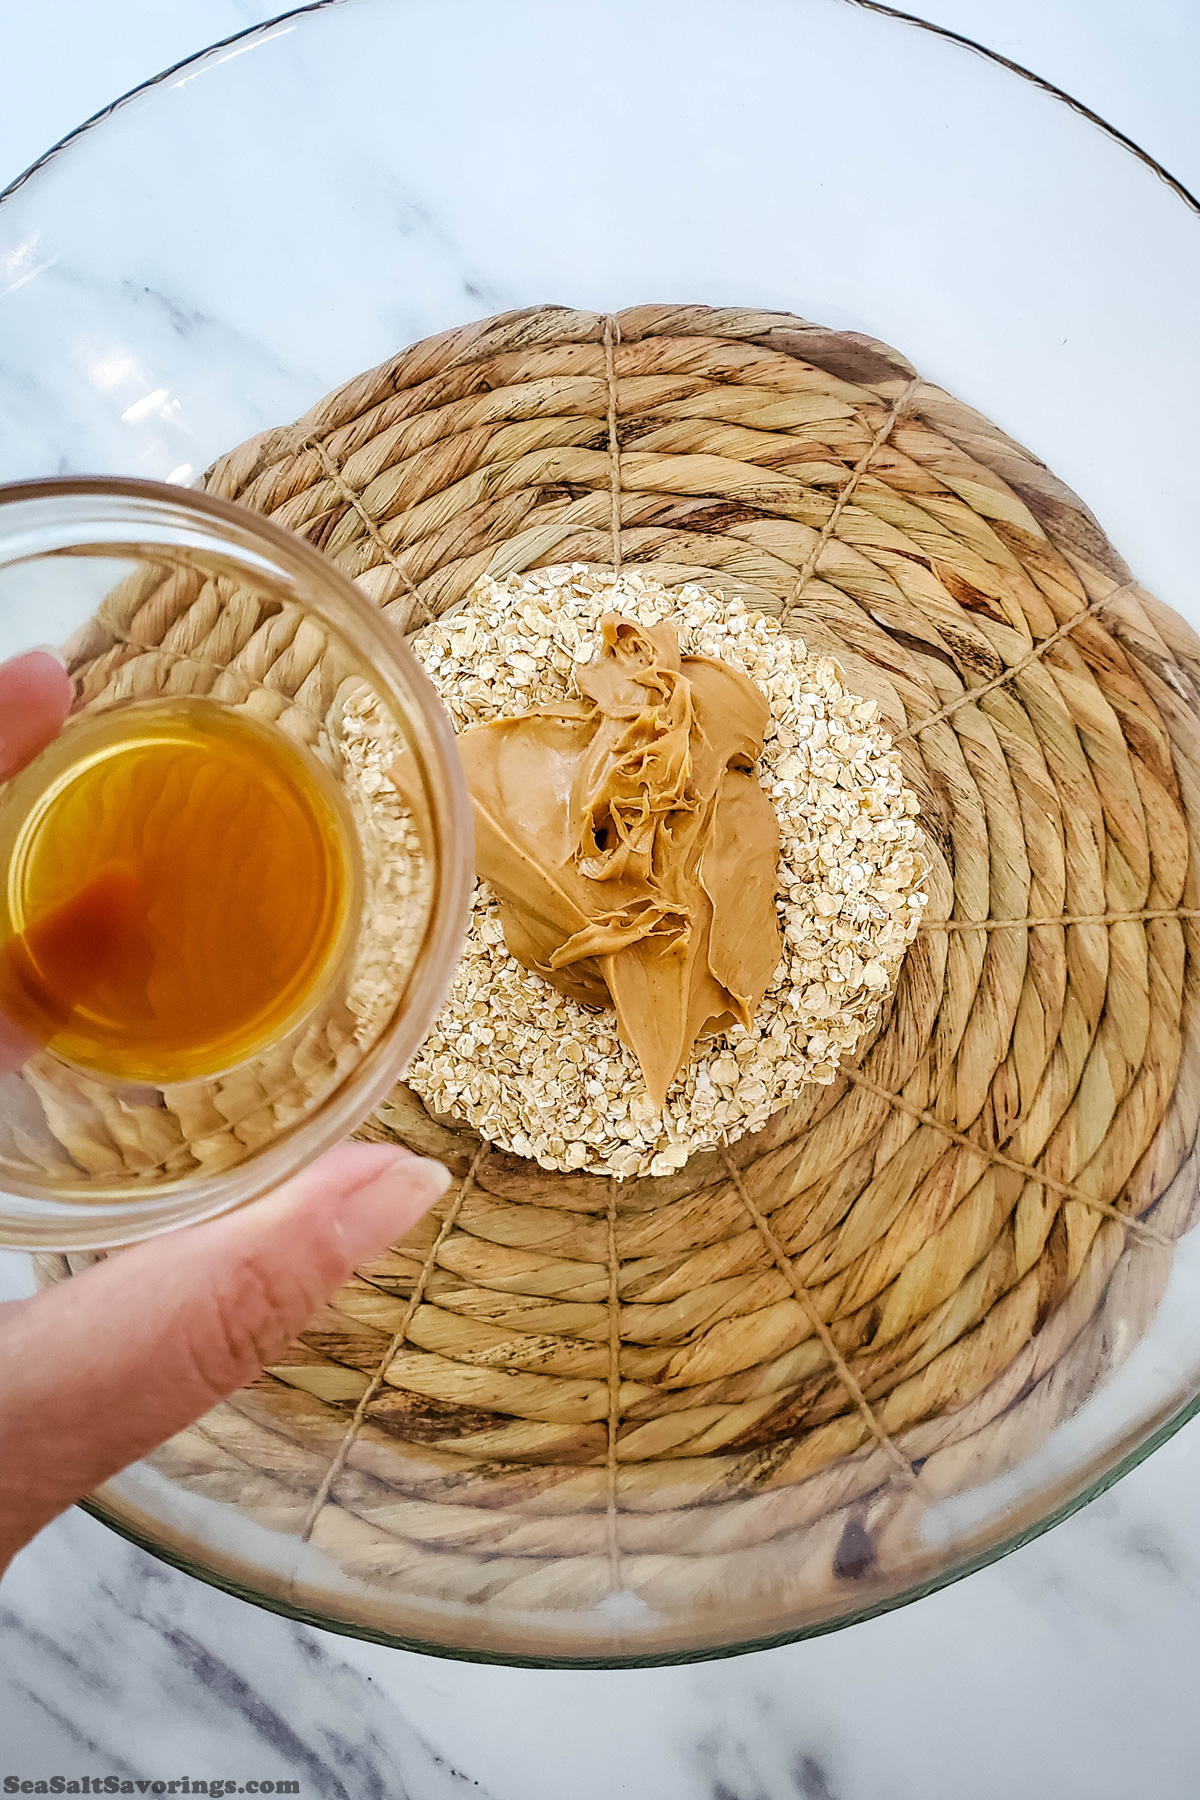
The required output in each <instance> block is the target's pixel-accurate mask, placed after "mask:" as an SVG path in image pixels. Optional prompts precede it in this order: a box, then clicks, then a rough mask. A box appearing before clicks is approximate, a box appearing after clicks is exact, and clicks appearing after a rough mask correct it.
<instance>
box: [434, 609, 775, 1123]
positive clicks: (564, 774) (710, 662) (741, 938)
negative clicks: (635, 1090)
mask: <svg viewBox="0 0 1200 1800" xmlns="http://www.w3.org/2000/svg"><path fill="white" fill-rule="evenodd" d="M600 633H601V647H600V650H599V652H598V654H597V656H596V659H595V661H593V662H591V663H589V664H587V665H586V666H585V667H583V668H581V669H579V670H578V671H577V676H576V679H577V683H578V687H579V691H580V694H581V695H582V696H583V698H582V700H580V701H578V702H574V701H565V702H563V703H562V704H561V705H557V706H542V707H538V708H536V709H535V710H533V711H531V712H529V713H526V714H523V715H522V716H520V717H517V718H502V719H495V720H493V721H492V722H491V723H490V724H487V725H478V726H475V727H474V728H473V729H471V730H469V731H467V732H465V733H463V735H462V736H461V737H460V738H459V748H460V750H461V751H462V757H463V762H464V764H465V767H466V772H467V781H468V783H469V785H470V789H471V798H472V801H473V802H474V809H475V831H476V837H475V842H476V861H477V867H478V871H479V874H480V875H481V877H482V878H483V879H484V880H485V881H487V882H488V883H489V885H490V886H491V887H492V889H493V890H494V892H495V894H496V896H497V898H498V899H499V901H500V911H501V918H502V920H503V924H504V934H505V940H506V942H507V944H508V948H509V950H510V952H511V953H512V955H513V956H514V957H516V959H517V961H518V962H520V963H523V964H524V965H525V967H526V968H529V969H533V970H535V971H536V972H537V973H538V974H539V975H542V976H544V977H545V978H546V980H547V981H550V982H553V983H554V985H555V986H556V987H558V988H559V989H561V990H562V992H564V993H566V994H570V995H572V996H573V997H574V998H575V999H576V1000H579V1001H581V1002H582V1003H583V1004H584V1005H586V1006H594V1007H601V1006H607V1005H612V1006H614V1007H615V1008H616V1014H617V1028H618V1030H619V1032H620V1035H621V1037H622V1038H623V1039H624V1041H625V1043H626V1044H627V1045H628V1046H629V1048H630V1049H631V1050H632V1051H633V1053H634V1055H635V1056H636V1057H637V1059H638V1062H639V1063H640V1065H641V1069H642V1074H643V1075H644V1077H645V1081H646V1088H647V1091H648V1092H649V1095H650V1098H651V1100H652V1101H653V1102H654V1104H655V1106H659V1107H660V1106H661V1105H662V1103H663V1101H664V1100H665V1098H666V1094H667V1090H668V1088H669V1087H670V1085H671V1082H672V1081H673V1080H674V1078H675V1075H676V1074H677V1072H678V1071H679V1069H680V1068H681V1067H682V1066H683V1064H684V1063H686V1062H687V1060H688V1058H689V1056H690V1054H691V1051H692V1047H693V1045H694V1044H695V1042H696V1039H697V1038H698V1037H700V1036H702V1035H707V1034H711V1033H712V1032H715V1031H719V1030H721V1029H723V1028H724V1027H725V1026H727V1025H730V1024H732V1023H733V1022H734V1021H735V1020H736V1021H738V1022H740V1023H741V1024H743V1025H746V1026H748V1025H749V1024H750V1021H751V1019H752V1017H753V1015H754V1012H755V1009H756V1008H757V1006H758V1005H759V1002H760V1001H761V1000H762V997H763V995H764V993H765V992H766V989H767V986H768V984H769V982H770V980H771V977H772V975H773V974H774V972H775V968H776V965H777V964H778V962H779V957H780V949H781V946H780V937H779V925H778V921H777V919H776V914H775V886H776V865H777V862H778V857H779V827H778V823H777V821H776V816H775V809H774V807H773V806H772V805H771V802H770V801H769V800H768V798H767V796H766V795H765V794H764V793H763V791H762V789H761V787H760V786H759V785H758V782H757V780H756V779H755V776H754V772H753V768H754V763H755V760H756V759H757V757H758V756H759V755H760V754H761V752H762V747H763V736H764V733H765V731H766V728H767V724H768V721H769V718H770V711H769V708H768V706H767V702H766V700H765V699H764V697H763V696H762V694H761V693H760V692H759V690H758V689H757V688H756V687H755V685H754V683H753V682H752V681H750V680H749V678H748V677H747V676H745V675H743V674H742V673H741V672H740V671H739V670H737V669H733V668H730V667H729V666H728V664H726V663H723V662H718V661H715V660H714V659H713V658H711V657H706V656H681V654H680V650H679V640H678V637H677V635H676V633H675V630H674V628H673V627H672V626H671V625H669V624H662V625H657V626H655V627H653V628H652V629H646V628H643V627H642V626H640V625H637V624H635V623H634V622H633V620H631V619H627V618H624V617H622V616H621V615H620V614H618V613H608V614H606V615H605V616H604V618H603V619H602V620H601V622H600Z"/></svg>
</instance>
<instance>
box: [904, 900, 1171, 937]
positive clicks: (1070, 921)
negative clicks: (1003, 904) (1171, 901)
mask: <svg viewBox="0 0 1200 1800" xmlns="http://www.w3.org/2000/svg"><path fill="white" fill-rule="evenodd" d="M1150 919H1200V906H1145V907H1143V908H1142V910H1141V911H1140V912H1106V913H1059V914H1058V915H1057V916H1056V917H1054V918H1050V917H1046V918H1044V919H922V921H921V930H922V931H1026V930H1028V931H1032V930H1034V929H1035V928H1040V927H1041V926H1043V925H1138V924H1143V923H1145V922H1147V921H1148V920H1150Z"/></svg>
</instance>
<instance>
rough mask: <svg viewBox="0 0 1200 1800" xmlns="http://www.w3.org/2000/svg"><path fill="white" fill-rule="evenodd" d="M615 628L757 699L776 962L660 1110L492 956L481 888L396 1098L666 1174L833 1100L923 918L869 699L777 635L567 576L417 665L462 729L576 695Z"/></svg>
mask: <svg viewBox="0 0 1200 1800" xmlns="http://www.w3.org/2000/svg"><path fill="white" fill-rule="evenodd" d="M606 612H621V613H624V614H625V615H626V616H627V617H629V618H632V619H636V620H637V621H638V623H639V624H641V625H644V626H651V625H657V624H659V623H660V622H661V621H663V620H664V619H670V620H671V622H672V623H673V624H674V625H675V626H676V628H677V629H678V632H679V640H680V646H681V648H682V649H683V651H684V652H685V653H688V652H693V653H694V652H699V653H701V654H703V655H705V656H711V657H719V658H721V659H723V660H724V661H726V662H729V663H732V664H733V666H734V667H735V668H738V669H742V670H743V671H744V672H745V673H746V674H747V675H748V676H749V677H750V679H751V680H752V681H753V682H755V683H756V685H757V686H758V687H759V688H760V689H761V690H762V692H763V693H764V694H765V695H766V696H767V699H768V700H769V701H770V704H771V724H770V726H769V727H768V731H767V739H766V745H765V748H764V750H763V754H762V757H761V759H760V761H759V766H758V772H759V779H760V781H761V783H762V786H763V789H764V790H765V792H766V793H767V795H768V796H769V798H770V799H771V801H772V802H773V804H774V806H775V810H776V812H777V814H778V816H779V828H780V837H781V845H780V867H779V891H778V898H777V905H778V909H779V923H780V927H781V931H782V935H783V957H782V960H781V962H780V964H779V968H778V970H777V971H776V974H775V977H774V980H773V981H772V983H771V986H770V987H769V988H768V990H767V994H766V997H765V999H764V1000H763V1003H762V1005H761V1006H760V1007H759V1009H758V1012H757V1014H756V1016H755V1019H754V1023H753V1025H752V1027H751V1029H750V1030H749V1031H746V1030H743V1029H742V1028H741V1027H740V1026H737V1027H735V1028H734V1029H732V1030H730V1031H728V1032H725V1033H722V1034H721V1035H720V1036H719V1037H714V1038H709V1039H707V1040H705V1042H704V1044H703V1046H702V1053H701V1054H698V1055H696V1056H694V1057H693V1060H692V1061H691V1063H690V1064H689V1065H688V1067H687V1068H686V1069H684V1070H682V1071H681V1072H680V1074H679V1076H678V1077H677V1078H676V1081H675V1084H674V1086H673V1088H672V1090H671V1092H670V1094H669V1095H668V1097H667V1103H666V1106H665V1108H664V1109H663V1111H662V1113H661V1114H659V1113H658V1112H656V1110H655V1108H654V1106H653V1105H652V1103H651V1101H650V1100H649V1098H648V1096H647V1094H646V1089H645V1084H644V1082H643V1081H642V1077H641V1072H640V1070H639V1068H638V1064H637V1059H636V1058H635V1057H634V1055H633V1054H632V1052H631V1051H629V1050H627V1049H626V1047H625V1046H624V1044H622V1043H621V1042H620V1040H619V1039H618V1037H617V1030H616V1017H615V1015H614V1014H613V1013H611V1012H604V1013H591V1012H588V1011H587V1010H585V1008H584V1007H582V1006H580V1005H579V1004H578V1003H577V1002H576V1001H574V1000H570V999H568V998H567V997H566V996H565V995H563V994H560V993H559V992H558V991H557V990H556V989H555V988H552V987H551V986H550V985H549V983H548V982H545V981H543V980H541V978H540V977H539V976H537V975H533V974H531V973H530V972H529V971H528V970H526V969H523V968H522V967H521V965H520V964H519V963H518V962H516V961H515V960H514V958H513V957H511V956H510V955H509V954H508V951H507V950H506V948H505V944H504V931H503V928H502V926H501V923H500V915H499V909H498V906H497V903H496V901H495V899H494V897H493V896H492V894H491V893H490V891H489V890H488V889H487V887H486V886H485V884H484V883H483V882H479V883H477V884H476V891H475V906H474V912H473V914H472V919H471V926H470V932H469V936H468V941H467V946H466V950H465V953H464V955H463V959H462V962H461V963H460V965H459V968H458V972H457V975H456V976H455V979H454V983H453V986H452V987H451V990H450V995H449V999H448V1000H447V1003H446V1006H445V1009H444V1011H443V1012H442V1014H441V1016H440V1017H439V1019H438V1021H437V1024H436V1025H435V1027H434V1029H433V1031H432V1032H431V1033H430V1035H429V1037H428V1038H427V1039H426V1041H425V1044H424V1045H423V1047H422V1049H421V1051H420V1053H419V1055H418V1057H417V1059H416V1061H415V1062H414V1064H413V1067H412V1069H411V1071H410V1074H409V1078H408V1079H409V1081H410V1082H411V1084H412V1086H413V1087H414V1088H415V1089H416V1091H417V1093H419V1094H420V1095H421V1096H422V1098H423V1099H424V1100H425V1102H426V1104H427V1105H428V1106H429V1107H430V1109H431V1110H432V1111H433V1112H435V1113H439V1114H442V1115H452V1116H455V1117H458V1118H460V1119H465V1120H466V1121H467V1122H468V1123H469V1124H471V1125H472V1126H473V1127H474V1128H475V1130H476V1131H478V1132H480V1133H481V1135H482V1136H483V1137H485V1138H487V1139H489V1140H490V1141H491V1142H492V1143H494V1144H498V1145H499V1146H500V1147H501V1148H502V1149H505V1150H511V1151H514V1152H515V1153H516V1154H517V1155H518V1156H526V1157H533V1158H534V1159H535V1160H536V1161H537V1162H539V1163H540V1164H541V1165H542V1167H543V1168H545V1169H584V1170H590V1171H592V1172H593V1173H595V1174H599V1175H616V1176H620V1177H628V1176H636V1175H667V1174H670V1173H672V1172H673V1171H674V1170H676V1169H680V1168H682V1166H683V1164H684V1163H685V1162H686V1161H687V1159H688V1158H689V1156H691V1155H692V1154H693V1153H694V1152H695V1151H697V1150H699V1149H703V1148H707V1147H709V1146H711V1145H714V1144H718V1143H730V1142H732V1141H733V1140H734V1139H735V1138H739V1137H741V1136H742V1134H743V1133H744V1132H747V1131H755V1130H757V1129H758V1128H759V1127H760V1126H762V1125H764V1124H765V1123H766V1121H767V1120H768V1119H769V1118H770V1117H771V1115H772V1114H773V1113H776V1112H778V1111H779V1109H780V1108H781V1107H783V1106H786V1105H788V1103H789V1102H790V1101H792V1100H794V1099H795V1098H796V1096H797V1095H798V1094H799V1092H800V1090H801V1088H802V1087H803V1086H804V1085H805V1083H806V1082H810V1081H817V1082H831V1081H832V1080H833V1079H834V1076H835V1074H836V1073H837V1068H838V1064H839V1062H840V1061H841V1059H842V1058H843V1057H844V1056H846V1055H847V1054H849V1053H850V1052H852V1051H853V1050H854V1047H855V1045H856V1044H857V1043H858V1042H859V1040H860V1039H861V1038H862V1036H863V1034H864V1033H865V1032H867V1031H868V1030H869V1029H870V1028H871V1027H872V1026H873V1025H874V1024H875V1022H876V1020H877V1019H878V1017H879V1010H880V1006H881V1003H882V1001H883V999H884V997H885V995H886V994H887V993H888V992H889V991H890V989H891V986H892V984H893V983H894V981H895V979H896V975H897V972H898V970H899V967H900V963H901V960H902V958H903V956H904V952H905V950H906V949H907V948H908V945H909V944H910V943H911V942H912V939H913V937H914V935H915V934H916V930H917V927H918V925H919V923H920V919H921V909H922V907H923V905H924V902H925V896H924V894H922V893H920V892H919V891H918V884H919V882H920V881H921V879H922V876H923V875H924V872H925V863H924V860H923V858H922V855H921V850H920V844H921V832H920V828H919V827H918V825H917V823H916V820H915V818H914V814H915V813H916V811H917V801H916V798H915V796H914V795H913V794H912V793H911V792H910V791H909V790H908V789H907V788H906V787H905V786H904V783H903V781H902V779H901V774H900V765H899V761H898V759H897V758H896V757H895V756H894V755H893V753H892V750H891V741H890V739H889V738H888V736H887V734H886V732H885V731H884V730H883V729H882V727H881V726H880V724H879V708H878V706H877V705H876V703H875V702H874V701H873V700H860V699H858V698H857V697H856V696H855V695H854V694H851V693H848V692H847V691H846V689H845V688H844V687H843V686H842V682H841V678H840V673H839V670H838V668H837V665H836V664H835V663H834V662H832V661H830V659H829V658H828V657H823V656H820V657H818V656H810V655H809V654H808V652H807V650H806V649H805V648H804V645H803V644H801V643H799V642H798V641H797V640H796V639H794V638H789V637H787V636H786V635H785V634H784V633H783V632H782V631H780V629H779V626H778V624H777V623H776V621H775V620H774V619H771V618H767V617H765V616H764V615H762V614H759V613H751V612H749V611H747V609H746V607H745V605H744V604H743V603H742V602H741V601H738V600H729V601H726V600H725V599H724V598H723V597H722V595H721V594H720V593H719V592H715V591H713V592H709V591H707V590H706V589H704V588H701V587H698V586H696V585H695V584H694V583H690V582H689V583H687V584H686V585H684V586H682V587H679V588H674V589H671V590H668V589H666V588H664V587H663V586H662V584H661V583H659V582H657V581H655V580H654V579H653V578H652V577H651V576H649V575H647V574H643V573H640V572H634V571H631V572H628V573H624V572H623V573H622V574H620V575H616V574H614V572H613V571H612V570H604V569H588V568H586V567H585V566H584V565H582V564H573V565H572V566H570V567H565V566H560V567H557V568H552V569H538V570H535V571H534V572H533V573H532V574H529V575H526V576H524V577H521V576H517V575H511V576H509V577H508V579H507V580H505V581H502V582H497V581H493V580H491V579H490V578H488V577H486V576H485V577H484V578H483V579H482V580H481V581H480V582H479V583H478V584H477V585H476V587H475V588H474V589H473V591H472V593H471V594H470V595H469V596H468V598H467V600H466V601H465V602H464V603H463V605H462V606H460V607H459V608H458V609H457V610H456V611H455V612H454V613H453V614H451V615H450V616H448V617H447V618H445V619H439V620H437V621H435V623H433V624H431V625H428V626H426V627H425V629H424V630H422V631H421V632H420V633H418V635H417V637H416V638H415V640H414V648H415V649H416V652H417V654H418V656H419V657H420V659H421V661H422V663H423V664H424V665H425V668H426V670H427V671H428V673H429V675H430V676H431V678H432V679H433V681H434V683H435V685H436V686H437V688H438V691H439V693H440V694H441V696H442V699H443V700H444V702H445V704H446V707H447V709H448V710H449V712H450V714H451V717H452V718H453V720H454V724H455V727H456V729H458V730H460V731H462V730H465V729H466V728H467V727H468V726H471V725H476V724H481V723H483V722H484V721H486V720H489V719H494V718H496V717H497V716H499V715H501V714H507V715H513V714H519V713H523V712H527V711H529V709H530V708H531V707H534V706H541V705H544V704H545V703H547V702H549V701H556V700H562V699H564V698H566V697H567V696H571V697H573V698H577V697H578V693H577V690H576V688H575V684H574V670H575V668H576V665H577V664H580V663H586V662H590V661H591V659H592V657H593V656H594V655H595V653H596V649H597V636H598V634H597V625H598V623H599V620H600V618H601V615H602V614H604V613H606Z"/></svg>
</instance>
